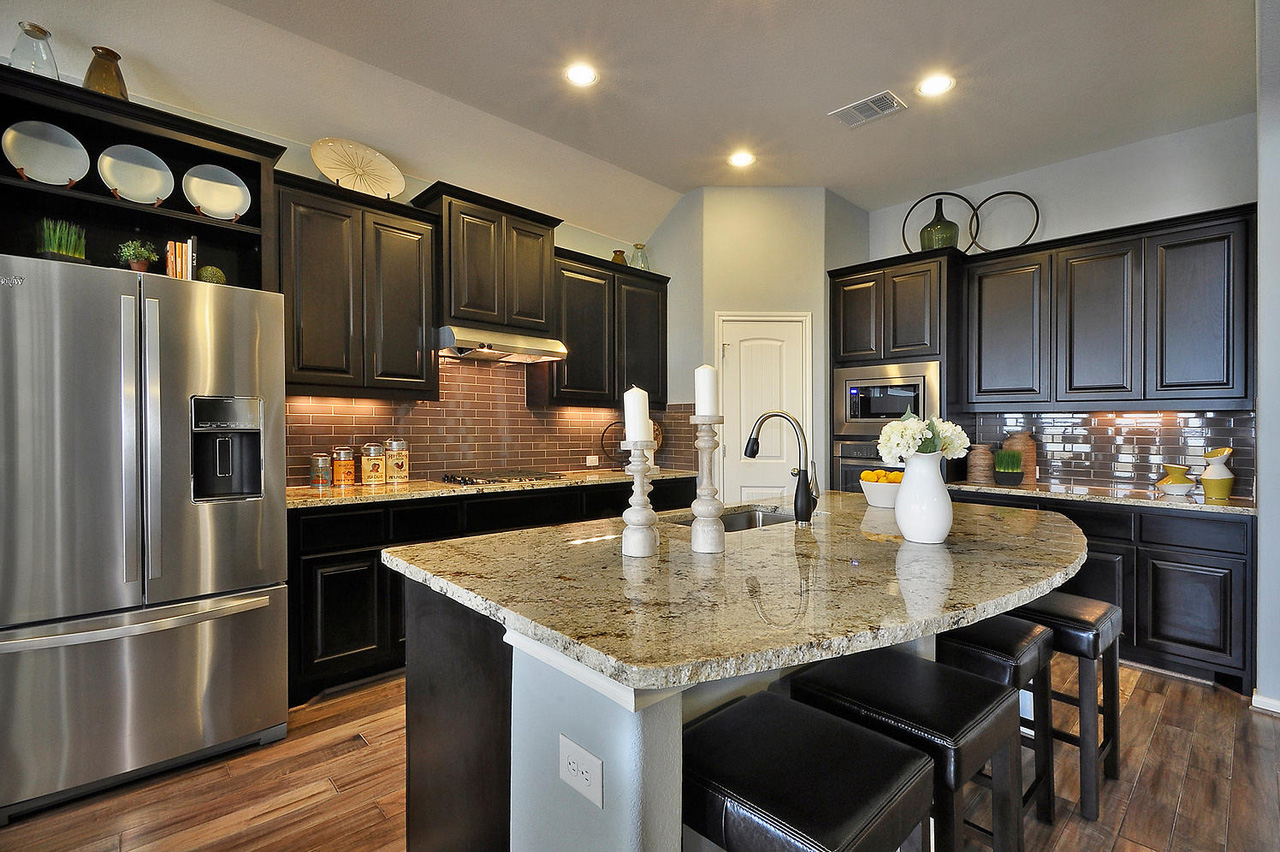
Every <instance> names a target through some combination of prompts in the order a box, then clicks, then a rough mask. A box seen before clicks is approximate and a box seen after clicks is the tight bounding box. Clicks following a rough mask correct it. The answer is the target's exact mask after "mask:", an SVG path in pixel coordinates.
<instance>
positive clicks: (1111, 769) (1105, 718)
mask: <svg viewBox="0 0 1280 852" xmlns="http://www.w3.org/2000/svg"><path fill="white" fill-rule="evenodd" d="M1102 736H1103V739H1104V740H1106V741H1107V742H1108V743H1110V750H1109V751H1108V752H1107V756H1106V758H1105V760H1104V766H1103V768H1104V770H1105V771H1106V774H1107V777H1108V778H1119V777H1120V643H1119V641H1116V642H1112V643H1111V645H1110V647H1108V648H1107V650H1106V651H1104V652H1103V653H1102Z"/></svg>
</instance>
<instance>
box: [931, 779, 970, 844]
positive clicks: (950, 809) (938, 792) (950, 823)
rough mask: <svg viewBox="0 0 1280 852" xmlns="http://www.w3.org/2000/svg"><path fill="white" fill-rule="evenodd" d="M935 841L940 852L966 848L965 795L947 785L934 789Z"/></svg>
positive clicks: (936, 785)
mask: <svg viewBox="0 0 1280 852" xmlns="http://www.w3.org/2000/svg"><path fill="white" fill-rule="evenodd" d="M933 839H934V846H935V847H936V848H937V850H938V852H960V850H961V849H963V848H964V795H963V794H962V793H961V791H959V790H952V789H951V788H950V787H947V786H946V785H945V784H935V785H934V787H933Z"/></svg>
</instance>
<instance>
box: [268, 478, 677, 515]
mask: <svg viewBox="0 0 1280 852" xmlns="http://www.w3.org/2000/svg"><path fill="white" fill-rule="evenodd" d="M697 475H698V474H697V473H696V472H695V471H691V470H675V469H671V470H667V469H665V468H664V469H662V470H660V471H658V473H656V474H654V476H653V478H654V479H680V478H682V477H688V476H697ZM613 482H631V476H630V474H626V473H623V472H622V471H619V470H612V469H609V470H603V469H599V470H573V471H567V472H564V473H563V474H562V478H561V479H542V480H538V481H536V482H503V483H494V484H490V485H454V484H452V483H449V482H437V481H436V480H434V479H411V480H409V481H408V482H406V483H404V484H403V485H354V486H351V487H348V488H312V487H310V486H308V485H298V486H294V487H292V488H286V489H285V490H284V493H285V505H286V506H287V507H288V508H290V509H309V508H312V507H315V506H343V505H348V504H352V503H381V502H383V501H386V500H424V499H431V498H433V497H457V496H459V495H462V494H495V493H498V492H502V491H533V490H535V489H538V488H568V487H570V486H574V485H602V484H608V483H613Z"/></svg>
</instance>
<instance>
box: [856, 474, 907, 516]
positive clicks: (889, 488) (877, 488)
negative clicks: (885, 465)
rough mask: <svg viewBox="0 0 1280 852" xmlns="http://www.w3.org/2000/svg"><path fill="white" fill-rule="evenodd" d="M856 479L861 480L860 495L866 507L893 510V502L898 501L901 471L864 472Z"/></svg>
mask: <svg viewBox="0 0 1280 852" xmlns="http://www.w3.org/2000/svg"><path fill="white" fill-rule="evenodd" d="M858 478H859V479H860V480H862V494H863V496H865V497H866V498H867V505H868V506H875V507H876V508H878V509H892V508H893V501H894V500H897V499H898V486H899V485H900V484H902V471H900V470H864V471H863V472H862V474H861V475H860V476H859V477H858Z"/></svg>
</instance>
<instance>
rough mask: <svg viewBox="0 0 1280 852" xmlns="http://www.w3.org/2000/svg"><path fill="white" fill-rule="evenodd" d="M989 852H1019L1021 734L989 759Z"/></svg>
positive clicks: (1020, 824)
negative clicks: (990, 841)
mask: <svg viewBox="0 0 1280 852" xmlns="http://www.w3.org/2000/svg"><path fill="white" fill-rule="evenodd" d="M991 838H992V849H993V852H1022V732H1021V731H1017V732H1015V733H1014V736H1013V737H1012V738H1010V739H1009V741H1008V742H1006V743H1005V744H1004V745H1002V746H1000V747H999V748H998V749H996V752H995V754H993V755H992V756H991Z"/></svg>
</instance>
